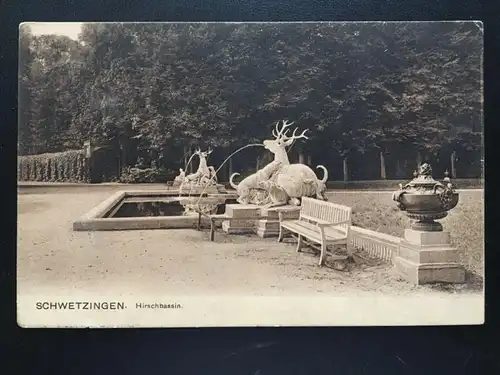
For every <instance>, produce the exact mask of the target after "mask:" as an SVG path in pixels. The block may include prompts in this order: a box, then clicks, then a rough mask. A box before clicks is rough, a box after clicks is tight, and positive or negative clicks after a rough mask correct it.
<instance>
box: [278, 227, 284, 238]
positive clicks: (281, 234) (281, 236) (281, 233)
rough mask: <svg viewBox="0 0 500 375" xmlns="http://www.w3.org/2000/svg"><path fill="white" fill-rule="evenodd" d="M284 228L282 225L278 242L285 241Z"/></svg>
mask: <svg viewBox="0 0 500 375" xmlns="http://www.w3.org/2000/svg"><path fill="white" fill-rule="evenodd" d="M284 231H285V230H284V229H283V227H282V226H281V225H280V232H279V234H278V242H281V241H283V236H284V235H285V233H284Z"/></svg>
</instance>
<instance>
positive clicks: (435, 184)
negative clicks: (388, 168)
mask: <svg viewBox="0 0 500 375" xmlns="http://www.w3.org/2000/svg"><path fill="white" fill-rule="evenodd" d="M414 175H415V178H414V179H413V180H412V181H410V182H409V183H408V184H406V185H405V186H403V185H402V184H400V185H399V190H398V191H396V192H395V193H394V194H393V197H392V199H393V200H394V201H396V202H397V205H398V208H399V209H400V210H402V211H405V212H406V214H407V215H408V217H409V218H410V219H413V220H416V221H415V222H414V223H413V224H412V229H414V230H417V231H424V232H440V231H442V230H443V226H442V225H441V224H440V223H438V222H436V221H435V220H439V219H443V218H445V217H446V216H447V215H448V211H450V210H451V209H453V208H455V206H456V205H457V204H458V193H457V192H456V191H455V189H454V187H453V185H452V183H451V181H450V179H449V177H448V173H447V172H446V173H445V175H446V177H445V179H444V182H445V184H443V183H441V182H439V181H436V180H434V178H432V168H431V166H430V165H429V164H427V163H426V164H422V165H421V167H420V169H419V171H418V173H417V172H415V174H414Z"/></svg>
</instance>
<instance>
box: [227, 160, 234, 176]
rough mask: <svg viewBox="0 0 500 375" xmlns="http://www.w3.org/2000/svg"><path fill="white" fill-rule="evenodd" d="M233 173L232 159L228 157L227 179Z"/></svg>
mask: <svg viewBox="0 0 500 375" xmlns="http://www.w3.org/2000/svg"><path fill="white" fill-rule="evenodd" d="M232 174H233V159H229V163H228V175H227V180H228V181H229V178H230V177H231V175H232Z"/></svg>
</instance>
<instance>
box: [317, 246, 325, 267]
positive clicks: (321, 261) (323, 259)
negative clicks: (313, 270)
mask: <svg viewBox="0 0 500 375" xmlns="http://www.w3.org/2000/svg"><path fill="white" fill-rule="evenodd" d="M325 260H326V243H325V242H322V243H321V255H320V256H319V265H320V266H322V265H323V264H325Z"/></svg>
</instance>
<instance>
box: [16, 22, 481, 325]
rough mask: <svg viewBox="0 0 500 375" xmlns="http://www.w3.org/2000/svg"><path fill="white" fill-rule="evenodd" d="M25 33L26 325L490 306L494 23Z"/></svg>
mask: <svg viewBox="0 0 500 375" xmlns="http://www.w3.org/2000/svg"><path fill="white" fill-rule="evenodd" d="M19 34H20V35H19V37H20V39H19V40H20V44H19V112H20V116H19V137H18V164H17V168H18V231H17V309H18V311H17V316H18V324H19V325H20V326H22V327H75V328H79V327H213V326H220V327H224V326H346V325H349V326H362V325H454V324H482V323H483V321H484V294H483V290H484V285H483V281H484V265H483V262H484V193H483V188H484V177H483V61H482V60H483V25H482V23H481V22H472V21H467V22H462V21H457V22H279V23H264V22H252V23H235V22H228V23H215V22H214V23H36V22H33V23H23V24H21V25H20V28H19Z"/></svg>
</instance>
